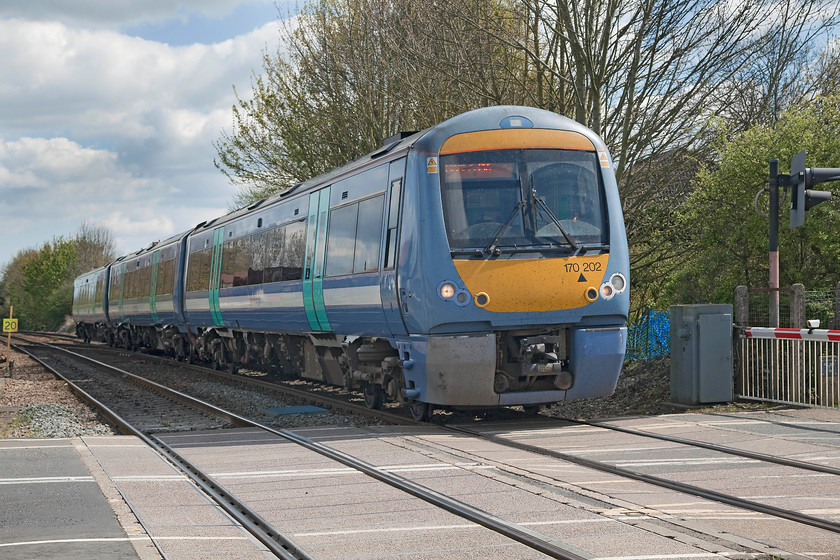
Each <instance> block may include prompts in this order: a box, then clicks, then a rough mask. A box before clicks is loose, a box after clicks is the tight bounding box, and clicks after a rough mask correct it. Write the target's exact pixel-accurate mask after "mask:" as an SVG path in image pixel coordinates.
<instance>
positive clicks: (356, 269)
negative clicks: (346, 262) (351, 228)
mask: <svg viewBox="0 0 840 560" xmlns="http://www.w3.org/2000/svg"><path fill="white" fill-rule="evenodd" d="M384 200H385V197H383V196H377V197H374V198H370V199H368V200H364V201H362V202H360V203H359V225H358V227H357V228H356V253H355V256H354V258H353V273H355V274H359V273H361V272H375V271H376V270H378V269H379V246H380V241H381V239H382V205H383V201H384Z"/></svg>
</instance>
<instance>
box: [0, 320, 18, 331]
mask: <svg viewBox="0 0 840 560" xmlns="http://www.w3.org/2000/svg"><path fill="white" fill-rule="evenodd" d="M17 331H18V320H17V319H15V318H9V319H3V332H5V333H13V332H17Z"/></svg>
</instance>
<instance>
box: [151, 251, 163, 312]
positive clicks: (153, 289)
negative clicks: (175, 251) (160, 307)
mask: <svg viewBox="0 0 840 560" xmlns="http://www.w3.org/2000/svg"><path fill="white" fill-rule="evenodd" d="M158 265H160V250H157V251H155V252H154V253H153V254H152V278H151V282H149V312H150V313H151V314H152V321H153V322H154V323H155V324H156V325H157V324H160V319H158V314H157V282H158Z"/></svg>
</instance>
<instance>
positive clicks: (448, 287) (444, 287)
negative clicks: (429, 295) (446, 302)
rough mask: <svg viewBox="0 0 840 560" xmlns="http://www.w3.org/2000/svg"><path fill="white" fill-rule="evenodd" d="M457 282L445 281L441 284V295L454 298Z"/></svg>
mask: <svg viewBox="0 0 840 560" xmlns="http://www.w3.org/2000/svg"><path fill="white" fill-rule="evenodd" d="M455 291H456V288H455V284H453V283H452V282H444V283H443V284H441V285H440V297H442V298H443V299H452V298H453V297H455Z"/></svg>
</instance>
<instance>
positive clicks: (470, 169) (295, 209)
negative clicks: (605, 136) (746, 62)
mask: <svg viewBox="0 0 840 560" xmlns="http://www.w3.org/2000/svg"><path fill="white" fill-rule="evenodd" d="M161 248H162V249H165V250H169V248H172V249H173V254H174V257H173V260H172V264H171V268H172V271H171V272H166V273H162V272H161V271H162V263H164V262H169V261H167V260H164V259H163V258H162V256H163V253H162V252H160V250H158V249H154V248H150V249H148V250H146V251H145V252H141V253H140V254H138V255H135V256H132V257H130V258H124V259H122V260H121V261H118V262H116V263H113V264H112V265H109V267H106V268H107V269H108V270H109V271H110V286H109V289H110V293H111V295H110V296H109V298H113V299H109V300H108V303H110V304H111V306H110V308H109V309H108V315H109V323H108V324H109V325H110V326H111V329H112V331H113V332H114V333H115V334H116V336H117V337H118V338H120V337H122V339H125V341H126V343H128V344H132V343H135V342H136V341H138V340H139V343H140V344H143V345H147V346H151V347H158V348H161V347H163V348H167V349H171V350H172V351H173V352H174V353H175V354H176V355H179V356H182V357H185V358H187V359H204V360H207V361H209V362H211V363H213V364H214V365H215V366H216V367H220V368H225V369H229V370H235V369H237V368H238V367H241V366H246V367H268V368H279V369H283V370H286V371H296V372H298V374H299V375H301V376H303V377H307V378H311V379H317V380H321V381H325V382H328V383H332V384H340V385H346V386H347V387H351V388H358V389H361V390H362V391H363V393H364V396H365V402H366V403H367V404H368V406H371V407H373V408H377V407H379V406H381V405H382V403H383V402H384V400H386V399H390V400H395V401H400V402H403V403H404V404H406V405H407V406H408V407H409V409H410V411H411V413H412V415H414V416H415V417H417V418H425V417H427V416H428V414H429V412H430V411H431V408H432V407H434V406H454V407H493V406H505V405H524V406H529V407H532V408H533V407H535V406H538V405H541V404H544V403H550V402H555V401H560V400H564V399H570V398H585V397H592V396H600V395H607V394H610V393H611V392H612V391H613V390H614V388H615V384H616V381H617V377H618V374H619V372H620V369H621V364H622V361H623V357H624V347H625V342H626V341H625V339H626V329H625V327H624V323H625V321H626V318H627V311H628V307H629V286H628V279H629V270H628V269H629V261H628V254H627V242H626V237H625V234H624V223H623V218H622V215H621V204H620V201H619V197H618V189H617V186H616V183H615V178H614V176H613V173H612V162H611V159H610V156H609V152H608V151H607V149H606V147H605V146H604V145H603V143H602V142H601V140H600V139H599V138H598V137H597V136H596V135H594V134H593V133H592V132H591V131H589V130H587V129H585V128H584V127H582V126H580V125H578V124H576V123H574V122H572V121H570V120H568V119H565V118H563V117H560V116H558V115H555V114H553V113H549V112H546V111H541V110H537V109H531V108H526V107H493V108H487V109H480V110H477V111H472V112H469V113H466V114H464V115H460V116H458V117H455V118H453V119H450V120H449V121H446V122H445V123H442V124H440V125H438V126H436V127H432V128H431V129H428V130H426V131H422V132H419V133H414V134H408V135H402V136H400V137H397V138H394V139H392V141H389V143H388V144H387V145H386V146H385V147H383V149H382V150H380V151H378V152H375V153H373V154H370V155H368V156H365V157H363V158H359V159H358V160H356V161H354V162H352V163H350V164H348V165H346V166H344V167H342V168H339V169H336V170H334V171H332V172H330V173H327V174H325V175H322V176H320V177H316V178H314V179H312V180H310V181H307V182H305V183H302V184H300V185H297V186H296V187H294V188H292V189H290V190H289V191H286V192H285V193H283V194H281V195H277V196H275V197H273V198H270V199H267V200H264V201H261V202H259V203H257V204H255V205H252V206H251V207H249V208H244V209H242V210H239V211H237V212H234V213H231V214H229V215H228V216H224V217H221V218H218V219H216V220H213V221H211V222H209V223H205V224H201V225H199V226H197V227H196V228H195V229H194V230H193V231H191V232H189V233H187V234H184V235H182V236H179V237H178V238H177V239H174V240H171V241H170V242H167V243H164V244H161ZM170 273H171V274H174V276H175V282H174V284H173V290H172V293H171V294H162V293H157V292H156V289H155V287H154V279H155V278H157V277H158V276H159V275H161V274H164V275H168V274H170ZM130 274H134V275H135V278H138V279H140V281H139V283H138V284H137V285H136V286H135V285H134V284H131V283H129V284H126V283H125V282H126V280H125V279H126V278H129V276H130ZM167 278H168V276H167ZM126 286H128V287H126ZM132 286H135V287H134V288H132ZM129 296H131V297H129ZM115 304H116V306H115ZM106 307H107V306H106ZM117 317H119V318H118V319H117ZM78 319H79V320H80V323H84V322H85V321H86V320H88V319H89V316H87V315H84V314H83V313H80V314H79V317H78Z"/></svg>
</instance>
